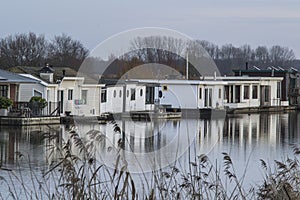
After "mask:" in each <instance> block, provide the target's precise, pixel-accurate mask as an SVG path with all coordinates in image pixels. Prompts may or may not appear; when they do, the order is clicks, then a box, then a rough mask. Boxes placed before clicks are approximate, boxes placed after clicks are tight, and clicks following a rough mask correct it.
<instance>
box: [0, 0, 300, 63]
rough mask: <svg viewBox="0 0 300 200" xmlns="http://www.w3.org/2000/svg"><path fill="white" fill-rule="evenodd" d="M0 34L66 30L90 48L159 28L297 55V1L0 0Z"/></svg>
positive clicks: (299, 29) (299, 21)
mask: <svg viewBox="0 0 300 200" xmlns="http://www.w3.org/2000/svg"><path fill="white" fill-rule="evenodd" d="M0 2H1V11H0V25H1V26H0V37H4V36H7V35H9V34H15V33H24V32H29V31H32V32H35V33H37V34H44V35H45V36H46V37H47V38H51V37H53V36H54V35H59V34H61V33H66V34H68V35H70V36H72V37H73V38H76V39H78V40H80V41H81V42H82V43H83V44H84V45H85V46H86V47H88V48H89V49H93V48H94V47H96V45H98V44H99V43H100V42H101V41H103V40H105V39H107V38H108V37H110V36H112V35H114V34H117V33H119V32H121V31H125V30H128V29H133V28H141V27H163V28H170V29H174V30H177V31H180V32H182V33H184V34H187V35H189V36H191V37H193V38H195V39H201V40H208V41H211V42H214V43H216V44H219V45H222V44H226V43H232V44H234V45H236V46H239V45H242V44H250V45H251V46H252V47H256V46H258V45H266V46H268V47H270V46H271V45H274V44H279V45H282V46H287V47H290V48H292V49H294V52H295V54H296V57H297V58H300V1H299V0H206V1H201V0H194V1H192V0H182V1H175V0H127V1H126V0H121V1H113V0H107V1H104V0H85V1H83V0H80V1H79V0H51V1H50V0H49V1H45V0H44V1H41V0H26V1H17V0H0Z"/></svg>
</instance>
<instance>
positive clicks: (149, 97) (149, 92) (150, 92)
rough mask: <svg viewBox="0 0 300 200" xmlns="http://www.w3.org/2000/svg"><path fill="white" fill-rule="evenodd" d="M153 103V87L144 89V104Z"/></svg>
mask: <svg viewBox="0 0 300 200" xmlns="http://www.w3.org/2000/svg"><path fill="white" fill-rule="evenodd" d="M153 103H154V87H146V104H153Z"/></svg>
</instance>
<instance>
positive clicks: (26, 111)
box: [9, 102, 60, 117]
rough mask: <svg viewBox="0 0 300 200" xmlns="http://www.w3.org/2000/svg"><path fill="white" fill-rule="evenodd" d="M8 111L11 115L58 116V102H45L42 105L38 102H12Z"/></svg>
mask: <svg viewBox="0 0 300 200" xmlns="http://www.w3.org/2000/svg"><path fill="white" fill-rule="evenodd" d="M9 112H10V114H11V115H14V116H23V117H31V116H35V117H39V116H58V115H60V102H47V103H46V104H44V105H41V104H40V103H39V102H14V103H13V105H12V107H11V108H10V111H9Z"/></svg>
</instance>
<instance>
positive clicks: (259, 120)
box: [0, 112, 300, 182]
mask: <svg viewBox="0 0 300 200" xmlns="http://www.w3.org/2000/svg"><path fill="white" fill-rule="evenodd" d="M299 114H300V113H297V112H291V113H283V114H251V115H247V114H245V115H236V116H234V117H227V118H226V119H215V120H207V119H206V120H205V119H197V120H196V119H182V120H168V121H167V120H158V121H151V122H136V121H117V123H118V124H119V126H120V127H121V128H122V129H123V130H124V133H125V138H123V139H124V140H125V146H124V149H125V150H124V152H123V156H124V157H125V158H126V160H127V161H128V167H129V169H131V170H133V171H136V172H138V171H139V170H141V168H142V169H143V170H144V171H147V170H151V169H157V168H160V167H165V166H167V165H168V164H170V163H173V162H174V161H175V160H178V161H179V162H181V164H182V166H185V165H186V166H187V165H188V163H189V158H193V159H194V157H196V155H200V154H202V153H204V154H208V156H209V158H210V159H211V160H212V161H214V160H215V159H217V160H219V161H218V162H219V163H220V162H221V153H222V152H228V153H229V154H230V155H231V156H232V160H233V161H234V163H235V164H236V168H237V169H238V170H239V169H240V170H241V174H243V170H244V169H245V168H246V166H247V165H248V168H247V169H248V172H249V173H248V174H252V173H256V174H257V176H258V177H260V173H257V172H258V169H257V167H258V165H259V159H261V158H262V159H265V160H267V161H270V162H271V161H272V160H274V159H281V158H282V157H283V156H287V155H288V154H290V153H291V145H297V144H299V142H300V141H299V140H300V137H299V134H300V127H299V126H298V124H300V123H299V120H300V116H299ZM77 128H78V132H79V133H80V135H81V136H82V137H83V138H84V140H85V141H89V140H90V138H89V137H88V135H87V134H86V133H87V132H88V131H90V130H98V131H100V132H101V133H102V134H104V135H105V137H106V139H104V140H100V141H98V143H95V144H96V145H95V152H94V153H95V154H94V155H95V157H96V159H98V160H99V161H100V162H104V163H106V164H107V165H110V166H112V167H113V166H114V164H115V160H116V155H117V148H116V147H118V143H119V142H120V139H122V134H120V133H116V132H114V131H113V125H112V124H106V125H102V124H77ZM67 130H68V127H65V126H39V127H35V126H29V127H22V128H15V127H0V161H1V163H2V164H14V163H15V162H16V160H17V159H18V156H16V152H21V153H23V154H25V155H26V154H27V153H28V154H29V155H30V156H31V158H32V160H31V161H32V162H34V163H36V164H42V163H44V162H52V161H55V160H57V159H58V158H59V157H60V154H59V152H58V151H55V149H52V150H51V151H49V146H52V145H54V146H58V147H61V146H62V144H63V140H65V141H66V140H67V139H68V138H69V134H67ZM45 133H47V134H49V133H50V134H51V135H56V136H57V137H54V138H55V139H49V138H48V139H44V140H42V138H43V137H42V136H43V134H45ZM188 147H191V148H190V151H188ZM248 160H250V161H251V162H248ZM252 161H253V162H252ZM251 178H252V179H253V177H251ZM251 178H249V179H248V180H249V181H250V182H251Z"/></svg>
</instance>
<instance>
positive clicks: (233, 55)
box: [197, 40, 296, 74]
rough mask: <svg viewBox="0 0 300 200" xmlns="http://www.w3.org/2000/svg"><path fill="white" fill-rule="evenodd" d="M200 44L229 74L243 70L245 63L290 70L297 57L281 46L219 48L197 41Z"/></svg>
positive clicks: (227, 46)
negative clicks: (234, 70)
mask: <svg viewBox="0 0 300 200" xmlns="http://www.w3.org/2000/svg"><path fill="white" fill-rule="evenodd" d="M197 42H198V43H199V44H201V46H202V47H203V48H204V49H205V50H206V51H207V52H208V53H209V55H210V56H211V57H212V58H213V60H214V61H215V63H216V64H217V66H218V68H219V69H220V70H221V71H223V73H227V74H228V73H229V72H231V71H232V69H243V68H244V66H245V63H246V62H248V63H249V66H257V67H260V68H262V69H265V68H267V67H270V66H275V67H278V66H279V67H282V68H288V67H292V66H293V64H294V62H293V61H295V59H296V57H295V53H294V51H293V50H292V49H290V48H288V47H283V46H280V45H273V46H271V47H270V48H268V47H266V46H258V47H256V48H252V47H251V46H250V45H242V46H240V47H236V46H234V45H232V44H225V45H222V46H218V45H216V44H214V43H211V42H208V41H203V40H202V41H200V40H197Z"/></svg>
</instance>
